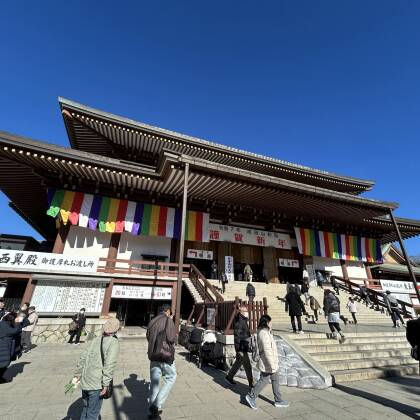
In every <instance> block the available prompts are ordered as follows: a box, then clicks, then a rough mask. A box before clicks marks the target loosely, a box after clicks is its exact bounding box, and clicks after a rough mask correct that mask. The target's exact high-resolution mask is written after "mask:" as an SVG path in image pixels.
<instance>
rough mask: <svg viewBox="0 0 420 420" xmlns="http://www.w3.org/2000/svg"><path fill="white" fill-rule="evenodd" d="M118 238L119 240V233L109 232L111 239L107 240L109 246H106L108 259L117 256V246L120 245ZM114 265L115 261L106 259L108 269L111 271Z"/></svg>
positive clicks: (113, 258)
mask: <svg viewBox="0 0 420 420" xmlns="http://www.w3.org/2000/svg"><path fill="white" fill-rule="evenodd" d="M120 240H121V233H112V234H111V240H110V241H109V248H108V255H107V258H108V259H112V260H115V259H116V258H117V257H118V248H119V246H120ZM114 267H115V261H107V262H106V268H107V269H111V270H109V271H112V269H113V268H114Z"/></svg>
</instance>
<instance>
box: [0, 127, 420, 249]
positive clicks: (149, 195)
mask: <svg viewBox="0 0 420 420" xmlns="http://www.w3.org/2000/svg"><path fill="white" fill-rule="evenodd" d="M187 163H188V164H189V167H190V175H189V200H190V201H189V207H190V208H191V209H201V210H202V209H203V208H204V209H207V210H206V211H208V212H210V217H211V218H213V219H215V220H224V221H226V222H231V221H233V222H236V223H252V224H258V225H263V226H269V227H271V226H273V225H276V226H278V227H280V226H282V227H284V226H286V227H288V228H289V229H292V228H293V226H295V225H300V226H306V227H316V228H319V229H323V230H331V229H332V230H333V231H341V232H343V233H346V232H347V231H348V232H354V233H363V234H364V235H366V236H371V237H378V238H380V239H381V240H382V241H383V242H389V241H395V240H396V235H395V233H394V230H393V226H392V224H391V222H390V221H389V220H388V219H387V218H386V215H387V213H388V212H389V210H390V209H395V208H396V207H397V204H396V203H392V202H386V201H379V200H373V199H368V198H364V197H358V196H355V195H352V194H347V193H343V192H338V191H331V190H329V189H325V188H320V187H314V186H311V185H308V184H305V183H299V182H296V181H291V180H288V179H282V178H278V177H274V176H268V175H264V174H261V173H258V172H252V171H249V170H245V169H240V168H235V167H231V166H227V165H225V164H221V163H215V162H210V161H208V160H205V159H200V158H194V157H191V156H188V155H182V154H181V155H179V154H175V153H171V152H168V151H164V152H162V154H161V157H160V160H159V162H158V164H157V166H156V167H150V166H148V165H142V164H139V163H132V162H126V161H122V160H120V159H114V158H109V157H104V156H99V155H95V154H92V153H87V152H84V151H80V150H74V149H69V148H64V147H60V146H56V145H52V144H49V143H45V142H39V141H35V140H32V139H27V138H24V137H21V136H16V135H13V134H9V133H4V132H3V133H1V132H0V188H1V189H2V191H3V192H4V193H5V194H6V195H7V196H8V197H9V199H10V200H11V202H12V207H13V208H14V209H15V210H16V211H17V212H18V213H19V214H20V215H21V216H22V217H23V218H25V220H27V221H28V222H29V223H30V224H31V225H32V226H33V227H34V228H35V229H37V230H38V231H39V232H40V233H41V234H42V235H43V236H45V237H46V238H49V239H52V238H54V236H55V232H56V228H55V223H54V220H53V219H52V218H50V217H48V216H46V214H45V212H46V209H47V194H46V191H47V187H48V186H52V187H58V188H64V189H70V190H78V191H82V192H90V193H94V192H96V193H99V192H100V193H101V194H103V195H110V196H116V197H124V198H128V199H130V200H133V201H147V202H156V203H158V204H159V203H160V204H165V205H172V206H173V205H174V204H175V203H177V202H178V203H179V201H180V197H181V196H182V191H183V177H184V169H183V168H184V166H185V165H186V164H187ZM11 174H13V176H11ZM398 223H399V224H400V227H401V230H402V234H403V237H405V238H407V237H411V236H415V235H418V234H419V233H420V221H416V220H410V219H398Z"/></svg>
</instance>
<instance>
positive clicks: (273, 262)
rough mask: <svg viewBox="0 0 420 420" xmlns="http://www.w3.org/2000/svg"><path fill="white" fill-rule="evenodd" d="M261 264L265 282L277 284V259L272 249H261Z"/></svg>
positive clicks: (274, 250)
mask: <svg viewBox="0 0 420 420" xmlns="http://www.w3.org/2000/svg"><path fill="white" fill-rule="evenodd" d="M263 264H264V270H265V274H266V276H267V281H268V282H269V283H278V282H279V278H278V269H277V258H276V249H275V248H273V247H264V248H263Z"/></svg>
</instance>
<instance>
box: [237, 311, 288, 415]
mask: <svg viewBox="0 0 420 420" xmlns="http://www.w3.org/2000/svg"><path fill="white" fill-rule="evenodd" d="M257 343H258V351H259V360H258V362H257V367H258V369H259V370H260V371H261V374H260V379H259V380H258V382H257V383H256V384H255V386H254V387H253V388H251V390H250V392H249V393H248V394H247V395H246V397H245V399H246V401H247V403H248V404H249V406H250V407H251V408H253V409H254V410H256V409H257V398H258V395H259V394H260V393H261V391H262V390H263V389H264V387H265V386H266V385H267V384H268V383H269V382H270V380H271V385H272V387H273V394H274V406H275V407H279V408H285V407H288V406H289V403H288V402H287V401H284V400H282V398H281V395H280V372H279V356H278V353H277V345H276V342H275V341H274V337H273V335H272V334H271V317H270V316H268V315H263V316H262V317H261V319H260V322H259V324H258V335H257Z"/></svg>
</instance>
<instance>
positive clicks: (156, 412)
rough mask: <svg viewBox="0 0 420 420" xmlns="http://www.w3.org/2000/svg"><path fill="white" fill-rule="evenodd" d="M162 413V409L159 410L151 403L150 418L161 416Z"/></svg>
mask: <svg viewBox="0 0 420 420" xmlns="http://www.w3.org/2000/svg"><path fill="white" fill-rule="evenodd" d="M161 414H162V410H159V409H158V408H157V407H156V406H154V405H151V406H150V407H149V419H156V418H160V415H161Z"/></svg>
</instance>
